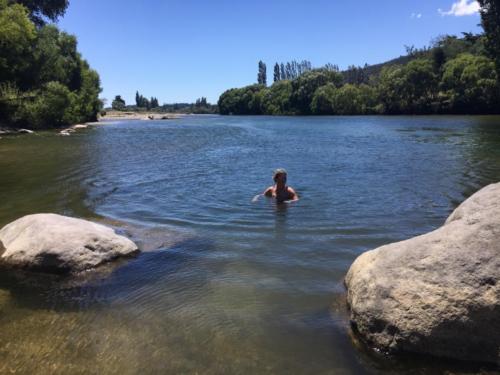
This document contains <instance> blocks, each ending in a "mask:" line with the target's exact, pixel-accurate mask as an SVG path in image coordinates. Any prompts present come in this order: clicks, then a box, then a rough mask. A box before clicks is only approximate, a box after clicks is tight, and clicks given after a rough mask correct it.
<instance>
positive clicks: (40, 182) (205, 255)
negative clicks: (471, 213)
mask: <svg viewBox="0 0 500 375" xmlns="http://www.w3.org/2000/svg"><path fill="white" fill-rule="evenodd" d="M276 167H284V168H286V169H287V170H288V172H289V181H288V182H289V184H290V185H291V186H293V187H294V188H295V189H296V190H297V191H298V192H299V195H300V197H301V200H300V201H299V202H297V203H294V204H292V205H284V206H277V205H276V204H274V203H273V202H270V201H269V200H266V199H260V200H259V201H258V202H256V203H252V201H251V200H252V198H253V197H254V196H255V195H256V194H257V193H259V192H261V191H262V190H263V189H264V188H265V187H267V186H268V185H270V184H271V182H272V181H271V174H272V170H273V169H274V168H276ZM498 180H500V118H499V117H459V116H455V117H312V118H311V117H307V118H306V117H293V118H292V117H290V118H289V117H278V118H275V117H217V116H213V117H209V116H206V117H205V116H198V117H186V118H184V119H180V120H172V121H125V122H117V123H109V124H108V125H106V126H99V127H95V128H92V129H88V130H84V131H81V132H79V133H77V134H74V135H72V136H71V137H58V136H56V135H55V134H54V133H50V132H47V133H40V134H38V135H34V136H16V137H4V138H2V139H0V226H3V225H4V224H6V223H7V222H9V221H11V220H14V219H15V218H17V217H19V216H21V215H24V214H27V213H34V212H49V211H50V212H59V213H63V214H68V215H74V216H79V217H85V218H91V219H96V220H102V221H104V222H106V223H108V224H112V225H116V226H118V228H119V229H120V230H121V231H123V232H125V233H127V234H129V235H131V236H132V237H133V238H134V239H135V240H136V241H137V242H139V243H140V245H141V246H142V247H143V248H145V249H146V250H148V251H145V252H144V253H142V254H141V255H140V256H138V257H137V258H135V259H132V260H128V261H124V262H122V263H120V264H119V265H118V266H116V267H110V268H109V269H108V268H106V269H105V271H103V273H104V274H102V273H98V274H93V273H90V274H89V275H86V276H82V278H80V279H79V280H76V281H75V280H70V281H68V280H58V279H56V278H53V277H43V276H39V277H36V278H33V277H29V278H26V277H21V276H19V275H18V274H14V275H12V274H2V275H1V276H0V332H1V334H0V372H5V371H8V370H15V371H18V372H21V373H29V372H32V371H35V369H36V371H37V372H39V373H40V372H41V373H43V372H46V373H52V372H60V373H68V372H84V371H87V372H94V373H139V372H140V373H179V372H180V373H197V372H198V373H212V374H219V373H251V374H254V373H304V374H305V373H307V374H309V373H318V374H323V373H324V374H360V373H384V374H385V373H398V374H399V373H411V374H413V373H415V374H416V373H442V372H443V371H448V370H451V371H458V370H464V369H465V370H466V371H468V372H478V371H479V370H480V369H479V368H477V366H468V365H462V364H456V363H446V362H436V361H431V360H422V359H414V358H412V359H397V360H396V359H391V358H384V357H381V356H377V355H374V354H372V353H370V352H369V351H366V350H365V349H364V348H363V347H362V345H360V344H359V343H357V341H356V339H355V338H351V336H350V332H349V328H348V319H347V316H348V315H347V311H346V309H345V295H344V287H343V284H342V282H343V277H344V276H345V273H346V272H347V270H348V268H349V266H350V264H351V263H352V261H353V260H354V259H355V258H356V256H358V255H359V254H360V253H362V252H363V251H366V250H368V249H371V248H374V247H377V246H380V245H382V244H385V243H388V242H393V241H397V240H401V239H405V238H408V237H411V236H414V235H417V234H421V233H424V232H427V231H429V230H432V229H434V228H436V227H438V226H439V225H441V224H442V223H443V222H444V220H445V218H446V217H447V215H448V214H449V213H450V212H451V210H452V209H453V208H454V207H455V206H456V205H457V204H458V203H459V202H461V201H462V200H463V199H465V198H466V197H467V196H469V195H470V194H472V193H473V192H474V191H476V190H477V189H479V188H480V187H482V186H484V185H486V184H488V183H490V182H494V181H495V182H496V181H498ZM465 370H464V371H465Z"/></svg>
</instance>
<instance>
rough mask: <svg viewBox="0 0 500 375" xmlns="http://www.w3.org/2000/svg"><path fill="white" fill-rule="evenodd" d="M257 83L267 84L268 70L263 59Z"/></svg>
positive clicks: (260, 63)
mask: <svg viewBox="0 0 500 375" xmlns="http://www.w3.org/2000/svg"><path fill="white" fill-rule="evenodd" d="M257 83H258V84H259V85H264V86H265V85H267V72H266V64H264V63H263V62H262V61H259V72H258V74H257Z"/></svg>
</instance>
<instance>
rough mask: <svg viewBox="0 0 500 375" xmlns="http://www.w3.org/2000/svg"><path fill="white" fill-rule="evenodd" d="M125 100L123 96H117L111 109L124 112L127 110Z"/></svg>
mask: <svg viewBox="0 0 500 375" xmlns="http://www.w3.org/2000/svg"><path fill="white" fill-rule="evenodd" d="M125 105H126V103H125V100H123V99H122V97H121V95H116V96H115V98H114V99H113V101H112V102H111V108H113V109H114V110H117V111H123V110H124V109H125Z"/></svg>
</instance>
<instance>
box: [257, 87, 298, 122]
mask: <svg viewBox="0 0 500 375" xmlns="http://www.w3.org/2000/svg"><path fill="white" fill-rule="evenodd" d="M291 95H292V83H291V82H290V81H288V80H285V81H281V80H280V81H278V82H275V83H274V84H273V85H272V86H271V87H270V88H269V89H268V90H266V91H265V92H264V95H263V98H262V103H261V105H262V111H263V113H264V114H266V115H288V114H291V108H290V97H291Z"/></svg>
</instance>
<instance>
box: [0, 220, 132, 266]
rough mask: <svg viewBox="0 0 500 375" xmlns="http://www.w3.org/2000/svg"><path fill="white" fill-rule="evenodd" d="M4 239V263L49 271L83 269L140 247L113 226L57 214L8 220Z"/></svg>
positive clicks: (2, 233) (1, 236)
mask: <svg viewBox="0 0 500 375" xmlns="http://www.w3.org/2000/svg"><path fill="white" fill-rule="evenodd" d="M0 243H1V244H2V245H1V246H0V261H1V262H2V263H3V264H5V265H10V266H15V267H22V268H28V269H36V270H41V271H48V272H69V271H82V270H85V269H89V268H93V267H96V266H98V265H100V264H102V263H104V262H108V261H110V260H113V259H115V258H118V257H120V256H127V255H132V254H134V253H136V252H137V251H138V248H137V245H136V244H135V243H134V242H132V241H131V240H129V239H128V238H126V237H123V236H120V235H117V234H116V233H115V232H114V230H113V229H111V228H108V227H106V226H104V225H101V224H96V223H92V222H90V221H86V220H82V219H76V218H71V217H66V216H61V215H56V214H35V215H28V216H24V217H22V218H20V219H18V220H15V221H13V222H12V223H10V224H7V225H6V226H5V227H3V228H2V229H1V230H0ZM2 248H3V251H2Z"/></svg>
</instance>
